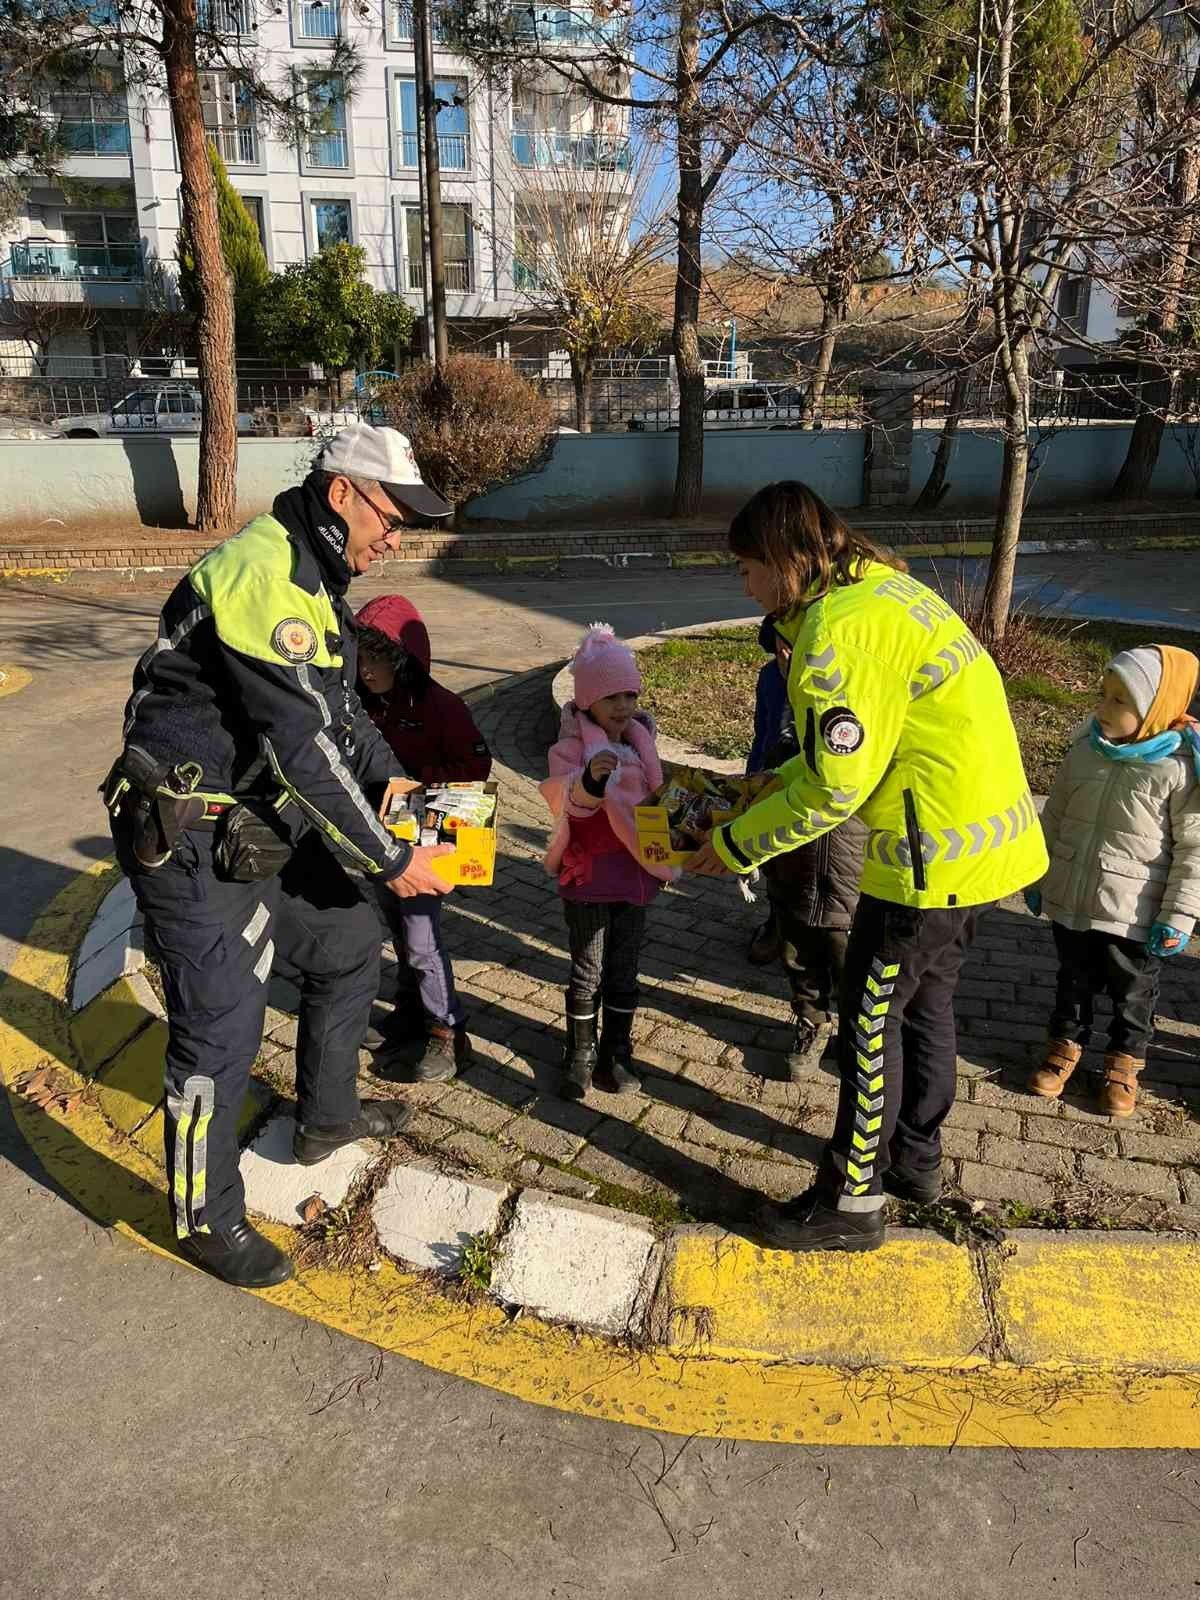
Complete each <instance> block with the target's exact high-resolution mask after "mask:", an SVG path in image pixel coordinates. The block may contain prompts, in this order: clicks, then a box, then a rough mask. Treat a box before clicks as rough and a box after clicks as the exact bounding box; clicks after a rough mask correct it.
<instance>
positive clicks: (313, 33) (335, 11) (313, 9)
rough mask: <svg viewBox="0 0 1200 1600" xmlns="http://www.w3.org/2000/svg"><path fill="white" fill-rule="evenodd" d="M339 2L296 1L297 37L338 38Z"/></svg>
mask: <svg viewBox="0 0 1200 1600" xmlns="http://www.w3.org/2000/svg"><path fill="white" fill-rule="evenodd" d="M340 21H341V19H340V16H339V6H338V0H296V37H297V38H299V39H328V40H330V41H332V40H334V39H336V38H337V36H338V30H339V26H340Z"/></svg>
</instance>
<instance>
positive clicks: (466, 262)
mask: <svg viewBox="0 0 1200 1600" xmlns="http://www.w3.org/2000/svg"><path fill="white" fill-rule="evenodd" d="M404 212H405V217H404V221H405V227H404V241H405V257H406V263H407V264H406V273H405V283H406V286H407V287H408V288H409V289H423V288H424V287H425V249H424V239H423V236H422V230H421V211H420V207H419V206H405V208H404ZM442 233H443V236H444V244H445V251H446V290H447V292H448V293H449V294H467V293H469V292H470V290H471V289H472V287H473V285H474V277H475V273H474V244H473V240H472V230H471V208H470V206H465V205H444V206H443V207H442Z"/></svg>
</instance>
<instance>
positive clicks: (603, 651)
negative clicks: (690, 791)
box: [542, 622, 676, 1099]
mask: <svg viewBox="0 0 1200 1600" xmlns="http://www.w3.org/2000/svg"><path fill="white" fill-rule="evenodd" d="M571 672H572V675H573V676H574V679H575V698H574V699H573V700H571V701H569V702H568V704H567V705H566V706H565V707H564V708H563V714H562V725H561V727H560V728H559V737H558V742H557V743H556V744H555V745H554V746H552V748H551V750H550V776H549V777H548V778H547V779H546V781H545V783H543V784H542V793H543V794H544V795H545V797H546V801H547V803H548V805H549V807H550V810H551V813H552V814H553V816H554V819H555V823H556V826H555V830H554V835H553V837H552V839H551V841H550V849H549V850H548V851H547V853H546V859H545V865H546V870H547V871H548V872H553V873H555V874H556V875H557V878H558V892H559V894H560V895H561V896H562V901H563V910H564V912H565V913H566V919H567V935H568V941H569V944H570V950H571V980H570V983H569V985H568V987H567V1051H566V1057H565V1059H564V1063H563V1067H564V1073H565V1079H564V1084H563V1093H564V1095H566V1096H567V1097H568V1098H570V1099H580V1098H581V1097H582V1096H583V1095H585V1094H586V1093H587V1091H588V1089H589V1088H590V1087H591V1083H592V1075H593V1073H595V1074H596V1087H597V1088H599V1089H603V1090H604V1091H606V1092H608V1093H613V1094H628V1093H631V1092H632V1091H633V1090H635V1089H636V1088H637V1086H638V1080H637V1077H636V1076H635V1074H634V1072H633V1046H632V1041H631V1033H632V1029H633V1018H634V1013H635V1012H636V1010H637V1002H638V987H637V970H638V957H639V955H640V954H641V948H642V940H643V937H644V935H645V929H646V907H647V906H648V905H649V904H650V902H651V901H652V900H653V899H654V897H655V895H657V894H658V892H659V890H660V889H661V888H662V886H663V884H664V882H669V881H670V880H671V879H672V878H674V877H675V876H676V873H675V871H674V869H673V868H671V867H658V868H655V869H652V870H648V869H647V868H646V867H644V866H643V865H642V864H641V862H640V860H639V859H638V851H637V830H636V827H635V825H634V808H635V807H636V806H638V805H640V804H641V803H642V801H643V800H644V799H645V798H646V796H647V795H648V794H649V793H650V792H651V790H652V789H656V788H657V787H658V786H659V784H660V783H661V782H662V764H661V763H660V761H659V759H658V751H657V749H656V748H655V743H654V720H653V718H652V717H651V716H650V715H649V714H648V713H647V712H645V711H639V710H638V696H639V695H640V694H641V692H642V675H641V673H640V672H639V671H638V666H637V662H636V661H635V660H634V656H633V652H632V650H630V648H629V646H628V645H625V644H622V643H621V641H620V640H619V639H617V638H615V637H614V635H613V631H612V629H611V628H610V627H608V626H607V625H606V624H604V623H599V622H596V623H593V624H592V626H591V627H590V628H589V629H588V631H587V632H586V633H585V634H584V636H583V638H582V640H581V641H580V644H579V648H578V649H577V650H576V652H575V656H574V659H573V660H572V662H571ZM601 997H603V1002H604V1027H603V1032H602V1034H601V1038H600V1043H599V1048H598V1049H597V1042H596V1022H597V1007H598V1005H599V1003H600V1000H601Z"/></svg>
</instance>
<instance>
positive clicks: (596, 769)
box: [588, 750, 617, 783]
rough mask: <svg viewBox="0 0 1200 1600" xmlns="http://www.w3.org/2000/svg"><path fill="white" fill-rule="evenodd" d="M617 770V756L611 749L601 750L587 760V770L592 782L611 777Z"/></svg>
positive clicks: (600, 781)
mask: <svg viewBox="0 0 1200 1600" xmlns="http://www.w3.org/2000/svg"><path fill="white" fill-rule="evenodd" d="M616 770H617V758H616V756H615V755H613V753H612V751H611V750H601V752H600V754H599V755H595V756H593V757H592V759H591V760H590V761H589V762H588V771H589V772H590V773H591V775H592V782H593V783H603V782H604V780H605V778H608V777H611V776H612V774H613V773H614V772H615V771H616Z"/></svg>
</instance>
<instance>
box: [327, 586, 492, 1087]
mask: <svg viewBox="0 0 1200 1600" xmlns="http://www.w3.org/2000/svg"><path fill="white" fill-rule="evenodd" d="M355 622H356V623H357V625H358V683H359V689H360V692H361V693H362V699H363V705H364V706H365V707H366V710H367V712H368V713H369V715H370V717H371V720H372V721H373V722H374V723H375V725H376V727H378V728H379V730H380V732H381V733H382V734H383V736H384V738H385V739H386V740H387V742H388V744H389V745H390V746H391V747H392V750H393V751H394V752H395V754H396V758H397V760H398V761H399V762H400V764H401V766H402V767H403V768H404V770H405V772H406V773H407V774H408V776H409V777H410V778H419V779H420V780H421V782H422V783H469V782H474V781H477V780H481V779H484V778H486V777H487V776H488V774H489V773H490V772H491V770H492V757H491V753H490V751H489V750H488V747H487V744H486V742H485V740H484V737H483V735H482V734H481V733H480V731H479V729H478V728H477V727H476V726H475V720H474V718H473V717H472V716H471V713H470V711H468V709H467V707H466V704H465V702H464V701H463V700H461V699H460V698H459V696H458V695H456V694H454V693H453V692H452V691H451V690H449V689H446V688H443V686H442V685H441V684H440V683H435V682H434V680H433V678H431V677H430V675H429V666H430V661H431V658H432V651H431V648H430V644H429V630H428V628H426V626H425V624H424V622H423V621H422V619H421V613H420V612H419V611H418V610H417V608H416V606H414V605H413V604H412V602H411V601H409V600H406V599H405V598H404V596H403V595H400V594H384V595H380V596H379V597H378V598H377V599H375V600H369V601H368V602H367V604H366V605H365V606H363V608H362V610H361V611H360V612H359V613H358V615H357V616H356V618H355ZM379 904H380V907H381V909H382V911H383V915H384V920H385V921H386V922H387V925H388V928H389V930H390V931H391V935H392V941H393V943H394V944H395V946H396V955H397V957H398V958H399V957H401V956H403V957H404V958H405V959H406V960H407V962H408V965H409V967H410V968H411V969H412V970H413V972H414V973H415V974H416V976H417V983H418V993H419V995H420V1002H421V1016H420V1017H419V1018H417V1017H405V1016H404V1015H402V1014H401V1013H400V1011H399V1009H398V1010H397V1013H396V1014H395V1015H396V1019H397V1020H396V1023H395V1025H394V1026H393V1028H392V1029H391V1030H390V1031H389V1032H388V1033H387V1034H386V1035H385V1038H384V1043H385V1045H388V1046H391V1045H399V1044H401V1043H403V1042H404V1040H405V1039H406V1038H411V1037H412V1036H413V1035H414V1034H415V1035H418V1036H419V1035H420V1034H422V1033H423V1034H424V1035H425V1040H426V1043H425V1053H424V1054H423V1056H422V1057H421V1060H420V1062H419V1063H418V1065H417V1069H416V1075H417V1078H418V1080H419V1081H421V1082H425V1083H440V1082H444V1081H445V1080H446V1079H447V1078H452V1077H453V1076H454V1074H455V1073H456V1072H457V1071H458V1069H459V1067H460V1066H462V1065H464V1064H465V1062H466V1061H467V1060H468V1059H469V1058H470V1051H471V1042H470V1040H469V1039H468V1037H467V1030H466V1026H465V1016H464V1013H463V1008H462V1004H461V1002H460V1001H459V998H458V994H457V991H456V990H455V987H454V972H453V969H452V967H451V965H450V957H449V955H448V954H447V953H446V947H445V945H444V944H443V942H442V927H441V904H440V902H439V901H438V899H437V897H436V896H435V895H417V896H414V897H413V898H411V899H408V900H397V899H396V897H395V895H393V894H390V893H386V894H381V895H380V897H379ZM410 1024H411V1025H410Z"/></svg>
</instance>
